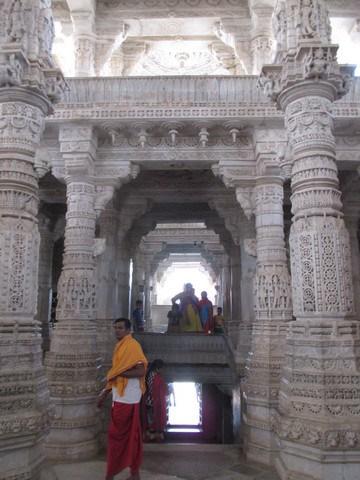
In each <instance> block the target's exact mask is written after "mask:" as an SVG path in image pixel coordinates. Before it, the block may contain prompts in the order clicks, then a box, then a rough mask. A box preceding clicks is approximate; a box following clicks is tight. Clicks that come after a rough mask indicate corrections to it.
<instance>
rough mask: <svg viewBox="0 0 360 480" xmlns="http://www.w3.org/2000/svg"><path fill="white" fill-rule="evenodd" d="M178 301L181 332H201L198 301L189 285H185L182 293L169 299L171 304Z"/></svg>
mask: <svg viewBox="0 0 360 480" xmlns="http://www.w3.org/2000/svg"><path fill="white" fill-rule="evenodd" d="M177 300H180V311H181V315H182V325H181V331H184V332H202V331H203V328H202V325H201V321H200V316H199V299H198V298H197V297H196V295H195V290H194V288H193V286H192V284H191V283H186V284H185V286H184V291H183V292H180V293H178V294H177V295H175V297H173V298H172V299H171V302H172V303H175V302H176V301H177Z"/></svg>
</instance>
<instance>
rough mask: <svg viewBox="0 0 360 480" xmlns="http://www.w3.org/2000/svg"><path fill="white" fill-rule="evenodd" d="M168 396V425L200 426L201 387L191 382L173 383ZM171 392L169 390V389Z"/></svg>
mask: <svg viewBox="0 0 360 480" xmlns="http://www.w3.org/2000/svg"><path fill="white" fill-rule="evenodd" d="M170 387H172V391H171V395H170V405H169V410H168V425H170V426H173V425H176V426H181V425H186V426H193V427H198V428H199V427H200V425H201V401H200V395H201V386H200V384H198V383H193V382H174V383H172V384H171V385H170ZM170 390H171V388H170Z"/></svg>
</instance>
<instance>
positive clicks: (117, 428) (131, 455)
mask: <svg viewBox="0 0 360 480" xmlns="http://www.w3.org/2000/svg"><path fill="white" fill-rule="evenodd" d="M141 461H142V433H141V424H140V404H139V403H135V404H127V403H120V402H114V403H113V407H112V410H111V421H110V425H109V431H108V449H107V476H108V477H111V476H113V475H116V474H118V473H119V472H121V471H122V470H124V468H127V467H130V469H131V473H132V474H135V473H137V472H138V471H139V469H140V465H141Z"/></svg>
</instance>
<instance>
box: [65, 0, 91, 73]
mask: <svg viewBox="0 0 360 480" xmlns="http://www.w3.org/2000/svg"><path fill="white" fill-rule="evenodd" d="M71 7H72V5H70V8H71ZM71 18H72V22H73V30H74V47H75V75H76V76H78V77H91V76H92V75H94V70H95V25H94V24H95V2H93V1H90V2H88V3H87V9H79V10H71Z"/></svg>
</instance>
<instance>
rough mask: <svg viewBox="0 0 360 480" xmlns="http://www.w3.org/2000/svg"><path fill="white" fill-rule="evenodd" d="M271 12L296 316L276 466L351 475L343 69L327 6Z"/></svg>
mask: <svg viewBox="0 0 360 480" xmlns="http://www.w3.org/2000/svg"><path fill="white" fill-rule="evenodd" d="M275 14H276V15H275V16H276V19H277V21H278V26H279V28H278V43H279V52H280V53H279V55H280V56H282V58H281V61H282V65H276V66H273V67H269V68H265V69H263V75H262V81H263V84H264V87H265V90H266V91H267V92H268V93H269V94H270V95H271V97H272V98H273V99H274V100H276V101H277V102H278V105H279V106H280V108H282V109H283V110H284V112H285V125H286V130H287V134H288V141H289V145H290V147H291V150H292V158H293V165H292V172H291V188H292V197H291V201H292V213H293V223H292V226H291V233H290V254H291V274H292V293H293V307H294V315H295V316H296V321H295V322H291V324H290V328H289V335H288V338H287V346H286V351H285V363H284V369H283V373H282V380H281V384H280V393H279V414H278V415H276V416H274V421H273V423H274V428H275V429H276V431H277V434H278V438H279V457H278V459H277V461H276V465H277V468H278V470H279V472H280V474H281V476H282V478H286V476H288V477H291V478H293V479H294V480H300V479H301V480H303V479H304V478H306V477H309V478H311V479H316V480H322V479H324V478H326V479H328V480H337V479H339V478H349V479H352V478H356V477H357V476H358V472H359V463H360V417H359V408H358V407H359V395H360V390H359V381H360V376H359V370H358V364H359V351H360V330H359V322H356V321H354V318H353V312H354V301H353V288H352V271H351V258H350V242H349V234H348V232H347V230H346V228H345V225H344V220H343V212H342V202H341V193H340V191H339V180H338V171H337V165H336V148H335V139H334V135H333V118H332V103H333V102H334V100H336V99H337V98H339V97H341V96H342V95H343V94H345V93H346V91H347V88H348V85H349V74H351V69H349V68H340V67H339V66H338V64H337V62H336V52H337V47H336V46H333V45H331V38H330V24H329V19H328V15H327V11H326V6H325V2H323V1H321V0H313V1H312V2H308V5H306V6H304V5H303V4H302V2H301V1H300V0H292V1H291V2H279V4H278V7H277V10H276V12H275ZM283 18H286V19H287V21H286V23H284V22H281V19H283ZM279 32H280V33H279Z"/></svg>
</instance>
